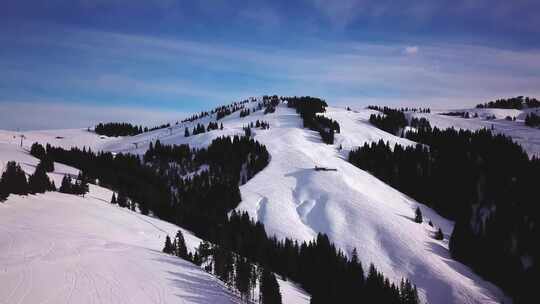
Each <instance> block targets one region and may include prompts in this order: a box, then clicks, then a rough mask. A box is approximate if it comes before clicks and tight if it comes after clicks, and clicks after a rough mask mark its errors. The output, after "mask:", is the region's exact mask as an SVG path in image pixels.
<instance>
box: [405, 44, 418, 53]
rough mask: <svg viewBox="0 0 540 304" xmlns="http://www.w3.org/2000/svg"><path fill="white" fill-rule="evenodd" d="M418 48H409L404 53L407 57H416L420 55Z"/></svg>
mask: <svg viewBox="0 0 540 304" xmlns="http://www.w3.org/2000/svg"><path fill="white" fill-rule="evenodd" d="M418 50H419V48H418V46H407V47H405V49H404V50H403V52H404V53H405V54H407V55H415V54H417V53H418Z"/></svg>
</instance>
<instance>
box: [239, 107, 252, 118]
mask: <svg viewBox="0 0 540 304" xmlns="http://www.w3.org/2000/svg"><path fill="white" fill-rule="evenodd" d="M250 113H251V110H250V109H245V110H242V111H240V117H246V116H248V115H249V114H250Z"/></svg>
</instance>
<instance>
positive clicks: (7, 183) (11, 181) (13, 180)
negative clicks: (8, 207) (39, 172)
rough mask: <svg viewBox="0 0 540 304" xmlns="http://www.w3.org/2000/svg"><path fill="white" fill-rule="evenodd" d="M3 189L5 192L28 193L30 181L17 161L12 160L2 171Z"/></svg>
mask: <svg viewBox="0 0 540 304" xmlns="http://www.w3.org/2000/svg"><path fill="white" fill-rule="evenodd" d="M0 183H1V184H2V188H3V189H4V190H3V191H4V192H5V193H12V194H18V195H26V194H28V191H29V189H28V182H27V180H26V174H25V173H24V171H23V170H22V169H21V166H19V165H18V164H17V163H16V162H14V161H10V162H8V163H7V164H6V169H5V171H4V173H2V179H1V181H0Z"/></svg>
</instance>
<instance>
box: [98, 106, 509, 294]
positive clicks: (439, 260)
mask: <svg viewBox="0 0 540 304" xmlns="http://www.w3.org/2000/svg"><path fill="white" fill-rule="evenodd" d="M370 113H372V112H371V111H369V110H363V111H359V112H353V111H346V110H344V109H337V108H329V109H328V112H327V113H326V114H325V115H327V116H329V117H331V118H333V119H336V120H337V121H338V122H339V123H340V125H341V130H342V133H341V134H338V135H337V136H336V143H335V144H334V145H326V144H323V143H322V142H321V139H320V136H319V134H318V133H316V132H313V131H310V130H307V129H303V128H302V122H301V120H300V118H299V116H298V115H297V114H296V113H295V111H294V110H292V109H288V108H286V106H284V105H280V106H279V107H278V108H277V111H276V112H275V113H274V114H269V115H263V114H262V113H261V112H260V111H259V112H256V113H252V114H251V115H249V116H246V117H243V118H240V117H239V113H238V112H237V113H233V114H231V115H230V116H227V117H225V118H224V119H222V120H220V122H223V125H224V130H223V131H220V130H217V131H212V132H209V133H204V134H200V135H196V136H190V137H187V138H186V137H184V127H185V126H188V127H189V128H190V129H191V128H192V125H193V124H196V123H198V122H201V121H195V122H194V123H190V124H182V125H179V126H177V127H176V129H175V130H173V132H172V133H170V132H169V131H166V132H164V131H163V130H158V131H156V132H153V133H152V132H150V133H148V134H141V135H139V136H137V137H136V138H135V137H134V138H126V139H122V140H118V141H115V142H113V143H110V144H105V145H104V146H103V149H106V150H110V151H115V152H119V151H130V152H132V153H143V152H144V151H145V150H146V148H147V144H148V143H149V142H150V141H151V140H155V139H156V138H159V139H160V141H161V142H162V143H166V144H173V143H175V144H181V143H188V144H190V145H193V146H198V147H200V146H204V145H208V144H209V143H210V142H211V140H212V139H214V138H216V137H218V136H221V135H231V134H242V133H243V131H242V126H244V125H247V124H248V123H249V122H251V121H255V120H257V119H261V120H266V121H268V122H269V123H270V129H269V130H255V131H254V137H255V139H256V140H258V141H260V142H261V143H263V144H264V145H265V146H266V147H267V148H268V151H269V152H270V155H271V162H270V164H269V165H268V167H267V168H265V169H264V170H263V171H262V172H260V173H259V174H257V175H256V176H255V177H254V178H253V179H251V180H250V181H248V182H247V183H246V184H245V185H243V186H242V187H241V188H240V189H241V193H242V199H243V200H242V202H241V204H240V205H239V207H238V209H239V210H245V211H247V212H249V214H250V215H251V216H252V217H253V218H254V219H256V220H259V221H261V222H263V223H264V224H265V227H266V230H267V231H268V232H269V233H271V234H275V235H277V236H278V237H282V238H283V237H292V238H294V239H297V240H300V241H307V240H311V239H313V238H314V237H315V236H316V234H317V233H318V232H323V233H326V234H328V236H329V237H330V238H331V240H332V241H333V242H334V243H336V244H337V245H338V246H339V247H340V248H342V249H343V250H345V251H346V252H347V253H350V252H351V251H352V249H353V248H357V250H358V253H359V256H360V257H361V259H362V261H363V262H364V265H365V267H366V268H367V266H368V265H369V263H370V262H373V263H375V264H376V266H377V267H378V268H379V269H380V270H381V271H383V272H384V273H385V275H388V276H389V277H390V278H391V279H392V280H393V281H395V282H398V281H399V280H401V278H402V277H408V278H410V279H412V281H413V282H414V283H415V284H417V286H418V288H419V293H420V296H421V298H422V299H423V300H427V301H429V302H430V303H499V302H501V301H504V302H506V303H508V302H509V300H508V299H507V298H505V296H504V295H503V293H502V292H501V291H500V290H499V289H498V288H497V287H495V286H493V285H492V284H490V283H489V282H486V281H485V280H483V279H482V278H480V277H479V276H477V275H475V274H474V273H473V272H472V271H471V270H470V269H469V268H468V267H466V266H464V265H462V264H460V263H458V262H456V261H453V260H452V259H451V258H450V255H449V252H448V237H449V235H450V234H451V231H452V229H453V223H452V222H451V221H448V220H446V219H444V218H442V217H440V216H438V215H437V214H436V213H435V212H434V211H432V210H431V209H430V208H428V207H426V206H423V205H421V204H419V203H417V202H415V201H414V200H413V199H411V198H409V197H407V196H405V195H403V194H401V193H400V192H398V191H396V190H395V189H393V188H391V187H389V186H388V185H386V184H384V183H383V182H381V181H379V180H378V179H376V178H375V177H373V176H372V175H370V174H369V173H367V172H365V171H362V170H360V169H358V168H356V167H354V166H352V165H351V164H349V163H348V161H347V154H348V151H349V150H350V149H352V148H354V147H357V146H359V145H362V144H363V143H365V142H370V141H378V140H379V139H383V140H385V141H390V142H391V143H392V144H393V143H401V144H405V145H407V144H413V143H412V142H410V141H408V140H405V139H401V138H399V137H395V136H392V135H391V134H388V133H386V132H383V131H381V130H379V129H377V128H374V127H373V126H371V125H370V124H369V123H368V121H367V120H368V118H369V114H370ZM211 119H212V117H206V118H204V119H203V120H202V122H204V123H205V124H207V122H208V121H209V120H211ZM133 140H137V141H139V142H140V143H141V144H139V145H138V149H134V146H133V144H132V141H133ZM340 145H341V146H342V148H343V149H342V150H339V149H338V147H339V146H340ZM314 166H325V167H331V168H336V169H337V170H338V171H337V172H331V171H315V170H313V168H314ZM416 206H421V208H422V212H423V213H424V217H425V218H426V219H431V220H432V221H433V222H434V224H435V225H436V226H437V227H441V228H442V230H443V231H444V234H445V240H444V241H436V240H434V239H433V238H432V234H433V233H434V232H435V228H431V227H429V226H428V225H427V224H423V225H418V224H416V223H414V222H413V220H412V219H413V217H414V209H415V208H416Z"/></svg>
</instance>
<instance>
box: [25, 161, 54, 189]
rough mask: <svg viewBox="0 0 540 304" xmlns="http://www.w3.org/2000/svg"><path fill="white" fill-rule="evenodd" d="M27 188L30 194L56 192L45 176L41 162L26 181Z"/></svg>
mask: <svg viewBox="0 0 540 304" xmlns="http://www.w3.org/2000/svg"><path fill="white" fill-rule="evenodd" d="M28 187H29V190H30V192H31V193H44V192H45V191H53V190H56V189H54V185H53V183H52V182H51V181H50V180H49V177H48V176H47V172H46V171H45V165H44V162H43V161H41V162H39V164H38V165H37V166H36V170H35V171H34V174H32V175H31V176H30V178H29V179H28Z"/></svg>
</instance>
